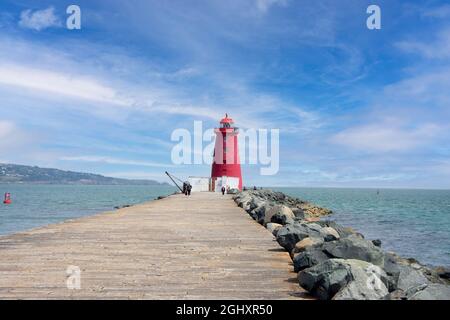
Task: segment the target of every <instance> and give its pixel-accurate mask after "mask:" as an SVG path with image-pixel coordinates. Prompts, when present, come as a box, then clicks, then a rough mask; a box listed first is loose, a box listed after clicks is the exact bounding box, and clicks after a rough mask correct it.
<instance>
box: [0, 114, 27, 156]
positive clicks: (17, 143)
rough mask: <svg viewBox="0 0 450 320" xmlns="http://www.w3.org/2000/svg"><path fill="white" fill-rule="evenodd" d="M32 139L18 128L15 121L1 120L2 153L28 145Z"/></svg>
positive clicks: (0, 147)
mask: <svg viewBox="0 0 450 320" xmlns="http://www.w3.org/2000/svg"><path fill="white" fill-rule="evenodd" d="M31 140H32V139H31V137H29V136H28V135H27V134H26V133H25V132H23V130H21V129H20V128H18V127H17V126H16V124H15V123H14V122H12V121H6V120H0V150H1V153H2V155H4V154H8V153H10V152H11V151H17V150H18V149H20V148H21V147H23V146H27V144H28V143H29V142H30V141H31ZM5 151H6V152H5ZM8 151H9V152H8Z"/></svg>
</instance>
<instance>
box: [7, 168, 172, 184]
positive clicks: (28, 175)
mask: <svg viewBox="0 0 450 320" xmlns="http://www.w3.org/2000/svg"><path fill="white" fill-rule="evenodd" d="M0 183H34V184H86V185H167V184H166V183H159V182H158V181H154V180H128V179H118V178H111V177H105V176H102V175H99V174H92V173H81V172H73V171H63V170H58V169H48V168H39V167H31V166H23V165H17V164H3V163H0Z"/></svg>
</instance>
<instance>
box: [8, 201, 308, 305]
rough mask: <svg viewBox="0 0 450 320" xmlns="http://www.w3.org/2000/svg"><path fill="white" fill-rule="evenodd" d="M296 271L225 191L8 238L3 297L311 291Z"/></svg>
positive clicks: (279, 295) (297, 294) (238, 295)
mask: <svg viewBox="0 0 450 320" xmlns="http://www.w3.org/2000/svg"><path fill="white" fill-rule="evenodd" d="M69 266H75V267H79V269H80V271H81V275H80V279H81V281H80V285H81V288H80V289H78V290H77V289H73V290H71V289H68V287H67V280H68V277H69V280H71V279H72V280H73V277H74V276H76V274H75V273H73V270H74V269H73V268H72V269H71V270H72V273H71V274H70V275H68V274H67V273H66V271H67V269H68V267H69ZM292 269H293V268H292V264H291V259H290V258H289V255H288V254H287V253H286V252H285V251H284V250H283V249H282V248H280V247H279V246H278V244H277V243H276V241H275V240H274V237H273V236H272V235H271V234H270V233H269V232H268V231H267V230H266V229H265V228H263V227H261V226H260V225H258V224H257V223H256V222H254V221H253V220H252V219H251V218H250V217H249V216H248V215H247V214H246V213H245V212H244V211H243V210H242V209H241V208H238V207H236V205H235V203H234V202H233V201H232V199H231V197H230V196H222V195H221V194H217V193H195V194H193V195H192V196H191V197H190V198H187V197H185V196H182V195H175V196H170V197H168V198H165V199H163V200H158V201H151V202H148V203H145V204H141V205H137V206H133V207H130V208H125V209H121V210H117V211H114V212H106V213H102V214H98V215H95V216H91V217H86V218H80V219H76V220H70V221H66V222H63V223H59V224H54V225H50V226H46V227H43V228H38V229H33V230H30V231H27V232H23V233H18V234H14V235H11V236H4V237H0V299H301V298H303V297H304V296H305V293H304V292H303V290H302V289H301V288H300V287H299V285H298V284H297V281H296V274H295V273H294V272H293V271H292ZM75 270H76V268H75Z"/></svg>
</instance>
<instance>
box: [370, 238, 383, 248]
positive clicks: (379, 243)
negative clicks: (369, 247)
mask: <svg viewBox="0 0 450 320" xmlns="http://www.w3.org/2000/svg"><path fill="white" fill-rule="evenodd" d="M372 243H373V245H374V246H375V247H381V240H380V239H375V240H372Z"/></svg>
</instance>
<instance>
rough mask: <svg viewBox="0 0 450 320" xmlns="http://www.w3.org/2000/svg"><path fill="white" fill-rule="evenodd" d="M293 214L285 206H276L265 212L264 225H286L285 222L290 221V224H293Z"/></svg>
mask: <svg viewBox="0 0 450 320" xmlns="http://www.w3.org/2000/svg"><path fill="white" fill-rule="evenodd" d="M294 218H295V216H294V213H293V212H292V210H291V209H290V208H289V207H287V206H285V205H276V206H273V207H271V208H270V209H269V210H266V214H265V218H264V223H270V222H274V223H279V224H283V225H284V224H286V221H290V223H293V222H294Z"/></svg>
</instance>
